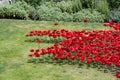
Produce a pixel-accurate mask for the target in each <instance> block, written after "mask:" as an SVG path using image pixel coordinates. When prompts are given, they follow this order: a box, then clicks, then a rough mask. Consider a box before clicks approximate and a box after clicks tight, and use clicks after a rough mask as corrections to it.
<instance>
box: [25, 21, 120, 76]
mask: <svg viewBox="0 0 120 80" xmlns="http://www.w3.org/2000/svg"><path fill="white" fill-rule="evenodd" d="M104 26H109V27H112V28H114V29H115V30H108V31H104V30H100V31H85V30H82V31H68V30H64V29H61V30H53V31H50V30H45V31H40V30H36V31H31V32H30V33H29V34H26V36H27V37H32V36H44V35H47V36H49V37H52V38H58V37H64V38H66V40H65V41H63V42H60V43H57V44H54V46H52V47H48V48H46V49H41V50H34V49H31V50H30V52H31V53H30V54H29V56H30V57H41V56H44V55H47V54H49V55H53V56H54V60H70V61H73V60H79V61H80V62H85V63H87V64H92V63H99V64H102V65H106V66H115V67H117V68H120V24H119V23H116V24H115V23H106V24H104ZM37 42H40V41H37ZM116 76H117V78H120V73H117V74H116Z"/></svg>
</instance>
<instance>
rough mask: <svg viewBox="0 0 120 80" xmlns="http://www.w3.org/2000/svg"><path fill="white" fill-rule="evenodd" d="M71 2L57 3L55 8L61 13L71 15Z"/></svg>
mask: <svg viewBox="0 0 120 80" xmlns="http://www.w3.org/2000/svg"><path fill="white" fill-rule="evenodd" d="M72 6H73V5H72V1H61V2H57V4H56V7H58V8H60V9H61V10H62V12H68V13H72V12H73V11H72Z"/></svg>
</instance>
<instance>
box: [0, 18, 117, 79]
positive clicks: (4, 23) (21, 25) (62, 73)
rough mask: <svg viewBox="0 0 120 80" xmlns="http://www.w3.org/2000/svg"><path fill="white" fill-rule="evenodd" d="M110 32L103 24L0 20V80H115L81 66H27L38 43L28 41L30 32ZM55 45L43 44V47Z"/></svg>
mask: <svg viewBox="0 0 120 80" xmlns="http://www.w3.org/2000/svg"><path fill="white" fill-rule="evenodd" d="M62 28H64V29H68V30H83V29H84V30H108V28H105V27H103V26H102V24H101V23H89V24H86V25H85V24H84V23H73V22H59V26H58V27H54V25H53V22H45V21H41V22H39V21H23V20H22V21H21V20H0V80H116V78H115V77H114V76H113V75H112V74H111V73H104V72H103V71H98V70H97V69H96V68H89V69H88V68H86V67H82V68H78V65H68V64H66V65H59V64H56V65H54V64H48V63H38V64H33V63H27V61H28V59H29V57H28V56H27V55H28V54H29V50H30V49H31V48H37V44H36V43H30V42H25V40H26V37H25V34H26V33H29V31H31V30H36V29H39V30H48V29H50V30H53V29H62ZM51 45H53V43H41V46H42V48H46V47H48V46H51Z"/></svg>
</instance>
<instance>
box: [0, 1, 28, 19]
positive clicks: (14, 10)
mask: <svg viewBox="0 0 120 80" xmlns="http://www.w3.org/2000/svg"><path fill="white" fill-rule="evenodd" d="M29 8H30V6H28V5H27V4H26V3H25V2H18V3H16V4H13V5H7V6H1V7H0V18H13V19H28V12H29Z"/></svg>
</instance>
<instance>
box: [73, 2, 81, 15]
mask: <svg viewBox="0 0 120 80" xmlns="http://www.w3.org/2000/svg"><path fill="white" fill-rule="evenodd" d="M80 10H82V2H81V0H73V1H72V11H73V13H75V12H78V11H80Z"/></svg>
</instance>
